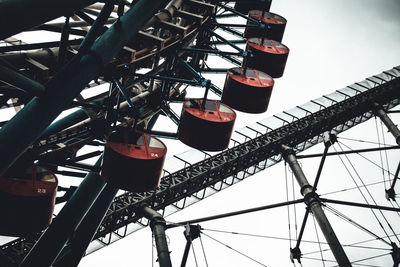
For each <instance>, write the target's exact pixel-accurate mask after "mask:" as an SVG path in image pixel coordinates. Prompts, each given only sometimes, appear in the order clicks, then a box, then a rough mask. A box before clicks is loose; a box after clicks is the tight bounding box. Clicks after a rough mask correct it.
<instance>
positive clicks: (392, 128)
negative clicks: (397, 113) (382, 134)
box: [375, 104, 400, 145]
mask: <svg viewBox="0 0 400 267" xmlns="http://www.w3.org/2000/svg"><path fill="white" fill-rule="evenodd" d="M375 106H376V107H377V109H376V110H375V114H376V115H377V116H378V117H379V118H380V119H381V120H382V122H383V123H384V124H385V125H386V127H387V128H388V130H389V132H391V133H392V135H393V136H394V138H395V139H396V143H397V144H398V145H400V130H399V128H397V125H396V124H394V123H393V121H392V120H391V119H390V118H389V116H388V115H387V114H386V112H385V111H384V110H383V109H382V107H381V106H380V105H378V104H375Z"/></svg>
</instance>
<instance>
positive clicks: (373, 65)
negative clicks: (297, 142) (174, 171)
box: [80, 0, 400, 266]
mask: <svg viewBox="0 0 400 267" xmlns="http://www.w3.org/2000/svg"><path fill="white" fill-rule="evenodd" d="M271 11H272V12H274V13H277V14H279V15H282V16H284V17H285V18H286V19H287V20H288V25H287V27H286V32H285V35H284V38H283V43H284V44H285V45H287V46H288V47H289V48H290V54H289V59H288V62H287V68H286V70H285V74H284V76H283V77H282V78H280V79H277V80H276V84H275V88H274V91H273V94H272V98H271V103H270V106H269V110H268V111H267V112H266V113H264V114H261V115H246V114H243V113H239V112H238V120H237V122H236V126H235V128H236V129H239V128H242V127H243V126H245V125H248V124H251V123H252V122H255V121H260V120H262V119H263V118H265V117H269V116H272V115H273V114H275V113H278V112H280V111H282V110H285V109H289V108H292V107H293V106H296V105H299V104H303V103H304V102H307V101H309V100H310V99H313V98H317V97H320V96H321V95H323V94H328V93H330V92H332V91H334V90H336V89H340V88H343V87H345V86H347V85H350V84H352V83H354V82H356V81H360V80H363V79H364V78H366V77H368V76H371V75H374V74H378V73H380V72H382V71H383V70H387V69H390V68H392V67H393V66H396V65H399V64H400V49H399V48H400V16H399V14H400V1H398V0H383V1H382V0H352V1H345V0H335V1H333V0H330V1H328V0H326V1H321V0H307V1H298V0H279V1H278V0H275V1H274V2H273V3H272V7H271ZM210 64H211V63H210ZM221 64H222V63H221ZM224 79H225V77H224V75H221V76H220V77H219V78H218V79H213V82H214V83H216V84H217V85H219V86H220V87H222V86H223V82H224ZM392 117H393V119H394V120H397V123H400V120H399V117H398V116H397V117H396V116H392ZM165 125H167V126H165ZM169 125H170V124H168V123H167V122H166V124H163V125H162V126H158V127H169ZM378 125H380V122H379V121H378ZM374 127H375V121H371V122H370V123H369V124H366V125H362V126H360V127H359V128H358V130H356V131H352V132H349V133H346V134H345V136H351V137H352V138H355V139H361V138H365V139H367V140H373V141H376V140H377V139H376V129H375V128H374ZM379 129H380V128H379ZM386 141H387V142H389V141H390V142H391V143H392V144H393V140H392V139H391V137H390V136H388V135H386ZM343 142H344V143H345V141H343ZM166 143H167V145H168V149H169V155H170V156H171V155H173V154H176V153H181V152H183V151H185V150H186V149H188V147H186V146H184V145H181V144H179V143H178V141H166ZM346 144H348V145H349V146H353V145H354V146H353V148H354V147H355V146H357V144H356V143H354V144H353V143H346ZM370 146H371V145H370ZM322 149H323V148H322V147H321V146H319V147H315V148H314V149H313V151H314V152H322ZM368 156H369V157H370V158H371V159H373V160H374V161H375V162H379V160H380V158H379V155H368ZM398 161H399V155H398V153H397V154H396V153H395V152H390V153H389V154H388V160H387V162H388V166H389V167H390V170H391V171H392V172H394V171H395V170H394V169H393V168H394V166H395V165H396V164H397V163H398ZM352 162H353V163H354V164H355V165H356V166H358V168H360V167H361V168H360V169H359V172H358V173H359V174H360V176H361V177H363V179H364V178H365V179H366V181H368V182H374V181H381V180H382V171H381V170H380V169H379V168H376V167H374V166H372V165H371V164H370V163H368V162H367V161H365V160H360V159H359V158H358V159H357V158H352ZM302 165H303V167H304V168H305V170H306V175H307V176H308V175H309V180H310V181H313V179H314V177H315V173H316V169H317V166H318V160H307V161H306V160H304V161H302ZM166 169H168V166H166ZM287 177H288V180H289V188H290V190H292V188H294V191H295V197H299V188H298V186H297V184H294V186H293V187H292V185H291V181H292V180H291V179H292V176H291V173H290V172H287ZM321 179H322V180H321V187H320V188H319V191H318V192H319V193H327V192H332V191H335V190H336V189H338V190H339V189H341V188H349V187H352V186H353V184H352V183H353V182H352V180H351V179H350V178H349V175H348V174H347V173H346V171H345V168H343V165H341V163H340V159H338V158H336V159H331V158H329V160H328V161H327V166H326V169H324V172H323V178H321ZM372 190H373V192H374V193H376V194H377V195H378V200H379V201H382V202H381V203H380V204H385V205H389V203H388V202H384V201H385V200H384V198H383V196H384V188H383V185H382V184H381V185H380V187H379V186H376V187H374V188H373V189H372ZM398 190H400V189H398ZM290 192H291V196H290V198H291V199H292V198H293V194H292V191H290ZM357 194H358V193H357V191H350V192H343V193H339V194H333V195H332V196H331V195H330V196H331V197H332V198H340V199H346V200H348V199H349V198H351V200H353V201H356V200H358V201H362V199H361V197H360V196H359V195H357ZM353 197H354V198H353ZM285 200H286V183H285V167H284V165H283V164H279V165H276V166H274V167H272V168H270V169H268V170H267V171H264V172H261V173H259V174H257V175H255V176H253V177H250V178H248V179H246V180H245V181H243V182H240V183H239V184H236V185H235V186H233V187H231V188H229V189H226V190H224V191H222V192H221V193H218V194H216V195H213V196H211V197H209V198H207V199H206V200H204V201H201V202H200V203H198V204H195V205H193V206H191V207H189V208H187V209H185V210H184V211H182V212H179V213H176V214H174V215H172V216H170V217H168V218H167V220H168V221H174V222H176V221H180V220H184V219H192V218H197V217H202V216H207V215H211V214H218V213H221V212H228V211H233V210H238V209H242V208H251V207H255V206H261V205H266V204H270V203H276V202H280V201H285ZM339 208H340V207H338V209H339ZM304 210H305V207H304V205H303V204H301V205H298V207H297V209H296V212H297V213H296V216H297V221H298V224H301V220H302V217H303V215H304ZM341 211H342V212H347V215H349V216H350V215H351V216H355V220H357V221H358V222H360V223H366V224H367V226H366V227H367V228H369V229H373V230H374V231H377V233H378V234H379V235H381V234H382V232H381V230H379V228H378V227H377V223H376V222H371V224H368V223H369V220H371V221H373V218H372V216H373V215H372V214H371V212H370V211H369V210H368V211H365V210H361V209H352V208H350V209H344V210H341ZM289 215H290V221H291V223H290V225H291V237H292V238H295V235H296V234H295V230H294V228H295V214H294V210H293V209H291V210H290V214H289ZM385 215H386V214H385ZM387 216H388V217H390V219H392V221H391V222H392V223H394V225H393V226H394V228H395V230H397V232H399V231H400V223H399V222H400V217H399V216H398V214H395V216H393V214H388V215H387ZM329 218H330V219H332V224H333V227H334V229H335V230H337V232H338V235H339V239H340V240H341V241H342V243H343V244H350V243H352V242H354V241H355V240H358V241H362V240H367V239H368V238H370V236H368V235H366V234H364V233H361V232H359V231H358V230H354V229H355V228H352V227H351V226H349V225H348V224H347V223H344V222H343V221H341V220H338V219H337V218H336V217H333V216H330V217H329ZM352 218H353V217H352ZM288 224H289V223H288V211H287V209H286V208H281V209H277V210H273V211H268V212H258V213H256V214H251V215H245V216H238V217H235V218H229V219H224V220H217V221H214V222H209V223H204V224H202V225H201V226H202V227H203V228H207V229H216V230H223V231H228V232H229V231H235V232H243V233H249V234H254V235H265V236H275V237H282V238H288V237H289V230H288ZM307 225H308V227H307V231H306V234H305V237H304V239H306V238H307V240H317V239H318V238H320V239H321V241H324V240H323V236H322V234H321V233H320V232H318V235H319V236H317V235H316V232H315V229H314V222H313V218H312V216H310V217H309V220H308V224H307ZM298 227H300V225H298ZM182 232H183V228H179V229H175V230H169V231H168V232H167V234H168V236H169V240H170V250H171V251H172V252H171V258H172V260H173V265H174V266H179V262H180V260H181V256H182V254H183V248H184V244H185V240H184V237H183V234H182ZM204 233H205V234H208V235H210V236H212V237H214V238H216V239H218V240H220V241H222V242H224V243H227V244H229V245H230V246H231V247H233V248H236V249H238V250H240V251H241V252H243V253H245V254H246V255H249V256H250V257H252V258H254V259H256V260H257V261H259V262H262V263H263V264H265V265H266V266H291V262H290V260H289V248H290V244H289V241H287V240H271V239H267V238H256V237H249V236H247V237H246V236H242V235H230V234H222V233H216V232H212V231H206V230H205V231H204ZM394 240H395V239H394ZM202 241H203V244H204V249H205V252H206V255H207V261H208V266H262V265H260V264H259V263H256V262H254V261H252V260H249V259H248V258H246V257H244V256H242V255H239V254H237V253H235V252H232V250H230V249H228V248H226V247H224V246H222V245H220V244H218V243H216V242H215V241H213V240H211V239H209V238H208V237H207V236H205V235H203V236H202ZM292 244H293V242H292ZM367 245H368V246H371V247H377V246H381V247H382V248H384V249H385V248H387V246H386V247H385V246H382V245H381V244H380V243H367V244H365V246H367ZM194 246H195V252H196V256H197V260H198V262H197V263H198V266H206V263H205V261H204V257H203V254H202V253H203V252H202V249H201V245H200V243H199V240H195V242H194ZM322 248H323V249H324V248H326V245H322ZM302 251H303V253H304V252H313V251H319V247H318V245H317V244H307V243H305V244H304V246H303V245H302ZM346 252H348V255H349V257H350V260H352V261H353V260H357V259H363V258H367V257H369V256H370V255H373V256H375V255H379V254H387V253H388V251H387V250H376V249H365V248H363V249H361V248H358V250H357V249H355V248H346ZM151 253H152V239H151V232H150V229H149V228H146V229H144V230H140V231H138V232H136V233H134V234H132V235H130V236H129V237H126V238H124V239H122V240H120V241H118V242H115V243H114V244H112V245H110V246H108V247H106V248H103V249H101V250H99V251H97V252H95V253H92V254H90V255H89V256H87V257H85V258H84V259H83V260H82V261H81V264H80V266H152V260H151V259H152V256H151ZM190 253H191V255H190V257H189V260H188V264H187V266H196V263H195V260H194V257H193V251H191V252H190ZM308 256H309V257H313V258H321V255H320V253H313V254H310V255H308ZM323 257H324V259H325V260H327V261H329V260H332V259H333V257H332V255H331V254H330V253H329V251H328V252H324V254H323ZM303 263H304V264H303V266H324V265H323V263H322V261H318V260H306V259H304V260H303ZM362 263H364V264H369V265H367V266H391V264H392V263H391V260H390V256H389V257H388V256H386V257H380V258H377V259H376V260H371V261H365V262H362ZM154 264H156V265H158V263H154ZM334 265H335V264H334V263H331V262H325V266H334ZM297 266H298V265H297ZM355 266H357V265H355Z"/></svg>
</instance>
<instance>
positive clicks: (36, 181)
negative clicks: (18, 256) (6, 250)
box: [0, 165, 58, 236]
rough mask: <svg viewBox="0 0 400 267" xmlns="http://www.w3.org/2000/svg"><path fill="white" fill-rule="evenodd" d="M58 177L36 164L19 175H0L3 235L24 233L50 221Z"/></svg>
mask: <svg viewBox="0 0 400 267" xmlns="http://www.w3.org/2000/svg"><path fill="white" fill-rule="evenodd" d="M57 186H58V180H57V177H56V176H55V175H54V174H53V173H52V172H50V171H49V170H47V169H44V168H42V167H39V166H36V165H33V166H32V167H31V168H29V169H28V170H26V171H25V172H21V173H20V174H19V175H18V177H12V176H11V177H0V210H1V212H2V218H1V219H0V235H8V236H24V235H28V234H31V233H34V232H39V231H42V230H43V229H45V228H46V227H47V226H49V225H50V223H51V221H52V217H53V210H54V205H55V198H56V194H57Z"/></svg>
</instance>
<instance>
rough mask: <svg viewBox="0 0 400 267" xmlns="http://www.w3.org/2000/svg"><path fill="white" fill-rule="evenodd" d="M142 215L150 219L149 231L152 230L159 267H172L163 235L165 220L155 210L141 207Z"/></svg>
mask: <svg viewBox="0 0 400 267" xmlns="http://www.w3.org/2000/svg"><path fill="white" fill-rule="evenodd" d="M142 212H143V214H144V216H145V217H146V218H147V219H148V220H150V227H151V231H152V232H153V235H154V239H155V241H156V248H157V255H158V262H159V263H160V267H172V263H171V259H170V257H169V250H168V243H167V238H166V236H165V225H166V223H165V220H164V218H163V217H162V216H161V214H159V213H157V212H156V211H155V210H153V209H151V208H148V207H143V210H142Z"/></svg>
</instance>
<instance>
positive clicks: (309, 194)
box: [282, 145, 351, 267]
mask: <svg viewBox="0 0 400 267" xmlns="http://www.w3.org/2000/svg"><path fill="white" fill-rule="evenodd" d="M282 150H283V153H282V155H283V157H284V159H285V161H286V162H287V163H288V164H289V166H290V168H291V169H292V171H293V173H294V175H295V177H296V180H297V182H298V183H299V185H300V188H301V189H300V190H301V194H302V195H303V196H304V200H305V203H306V204H307V206H308V207H309V208H310V210H311V212H312V213H313V214H314V217H315V219H316V220H317V222H318V224H319V227H320V229H321V231H322V233H323V234H324V236H325V239H326V241H327V242H328V244H329V247H330V249H331V251H332V253H333V255H334V257H335V259H336V261H337V263H338V264H339V266H341V267H343V266H345V267H348V266H351V263H350V261H349V259H348V258H347V255H346V253H345V251H344V250H343V247H342V245H341V244H340V242H339V239H338V238H337V236H336V234H335V232H334V231H333V228H332V226H331V224H330V223H329V220H328V218H327V217H326V215H325V213H324V211H323V209H322V207H321V204H320V202H319V200H318V196H317V195H316V193H315V192H314V190H313V188H312V186H311V185H310V184H309V183H308V181H307V178H306V176H305V175H304V173H303V170H302V169H301V167H300V165H299V163H298V161H297V159H296V155H295V153H294V151H293V150H292V149H291V148H289V147H287V146H285V145H282Z"/></svg>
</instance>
